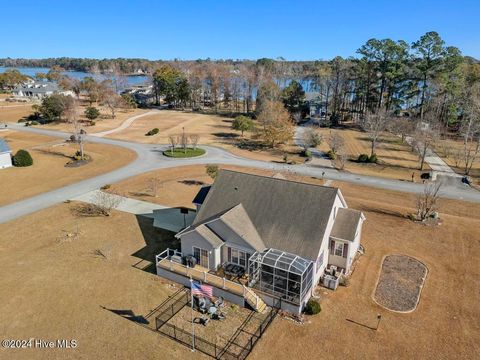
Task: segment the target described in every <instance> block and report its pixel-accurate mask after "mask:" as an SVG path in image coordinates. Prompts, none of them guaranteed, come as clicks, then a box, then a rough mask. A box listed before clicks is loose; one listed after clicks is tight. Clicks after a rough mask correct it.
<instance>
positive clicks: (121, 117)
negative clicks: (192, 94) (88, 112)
mask: <svg viewBox="0 0 480 360" xmlns="http://www.w3.org/2000/svg"><path fill="white" fill-rule="evenodd" d="M88 106H89V105H88V103H86V102H82V103H80V105H79V106H78V110H77V112H78V115H79V119H80V120H81V121H87V119H86V118H85V115H84V112H85V109H86V108H87V107H88ZM93 106H94V107H96V108H98V109H99V110H100V113H101V115H100V117H99V118H98V119H96V120H95V125H94V126H89V125H88V123H87V122H86V123H85V126H84V128H85V131H87V133H92V134H93V133H97V132H102V131H106V130H111V129H115V128H117V127H119V126H120V125H121V124H122V123H123V122H124V121H125V120H127V119H128V118H130V117H132V116H135V115H140V114H143V113H145V112H147V111H148V110H145V109H119V110H117V112H116V116H115V119H112V118H111V114H110V110H108V109H107V108H105V107H103V106H95V105H93ZM36 127H39V128H42V129H49V130H58V131H66V132H72V131H73V130H74V128H73V125H72V124H70V123H67V122H56V123H50V124H46V125H37V126H36Z"/></svg>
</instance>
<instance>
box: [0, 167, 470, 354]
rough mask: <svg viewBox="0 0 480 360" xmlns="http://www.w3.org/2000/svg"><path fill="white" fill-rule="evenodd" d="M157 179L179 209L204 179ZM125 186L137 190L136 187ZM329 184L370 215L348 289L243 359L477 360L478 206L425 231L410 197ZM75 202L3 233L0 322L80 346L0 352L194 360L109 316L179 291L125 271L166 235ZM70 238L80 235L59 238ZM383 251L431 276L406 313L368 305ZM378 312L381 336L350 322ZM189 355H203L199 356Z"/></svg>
mask: <svg viewBox="0 0 480 360" xmlns="http://www.w3.org/2000/svg"><path fill="white" fill-rule="evenodd" d="M194 170H195V171H194ZM161 171H163V172H156V174H155V175H161V174H163V176H164V178H163V179H164V180H167V179H168V182H165V184H167V185H168V184H172V185H174V184H175V183H177V184H178V186H179V187H178V188H174V189H171V188H170V187H167V186H165V191H161V192H160V193H161V194H162V195H161V196H163V193H172V194H170V196H171V197H172V201H173V198H174V197H175V201H176V202H186V201H190V202H191V200H192V196H191V195H192V193H194V192H195V191H192V192H189V193H186V192H182V191H181V190H182V189H184V188H188V187H191V188H194V187H196V186H197V185H195V184H196V183H194V182H193V180H202V181H205V182H206V174H205V167H202V166H196V167H190V166H186V167H179V168H175V169H167V170H161ZM258 171H259V170H258ZM152 175H153V174H150V175H148V176H145V177H142V178H141V179H148V177H149V176H152ZM142 176H143V175H142ZM187 180H188V181H187ZM297 180H302V178H300V176H298V178H297ZM303 180H305V181H317V180H315V179H312V178H310V177H303ZM128 184H130V185H131V186H132V189H136V188H135V187H133V184H134V183H133V182H132V183H128ZM334 185H336V186H339V187H340V189H341V190H342V192H343V194H344V196H345V198H346V200H347V202H348V205H349V206H350V207H352V208H355V209H360V210H362V211H363V212H364V213H365V215H366V217H367V221H366V222H365V225H364V229H363V235H362V244H363V245H364V247H365V255H363V256H362V257H361V258H360V260H359V263H358V265H357V267H356V269H355V271H354V274H353V276H352V279H351V281H350V285H349V286H348V287H340V288H339V289H337V291H335V292H333V291H330V290H327V289H323V288H320V289H319V290H320V291H319V292H320V295H321V298H322V301H321V302H322V312H321V313H320V314H318V315H316V316H311V317H308V318H307V322H306V323H305V324H304V325H298V324H296V323H293V322H292V321H289V320H284V319H282V318H277V319H275V320H274V322H273V323H272V325H271V326H270V327H269V329H268V330H267V332H266V333H265V334H264V336H263V337H262V339H261V340H260V341H259V343H258V344H257V346H256V347H255V349H254V351H253V353H252V354H251V355H250V357H249V359H250V358H251V359H262V360H269V359H275V360H280V359H312V358H325V359H339V358H346V359H351V358H359V357H360V358H365V359H393V358H394V359H398V358H405V359H438V358H445V359H447V358H448V359H460V358H462V359H474V358H476V357H477V355H478V353H479V351H480V348H479V345H478V339H479V338H480V326H479V323H478V313H479V312H480V303H479V302H478V296H477V294H478V293H479V291H480V283H479V281H478V279H479V278H480V269H479V267H478V261H479V259H480V205H479V204H473V203H468V202H460V201H453V200H444V199H442V200H441V201H440V206H441V207H440V216H441V218H442V219H443V224H442V225H441V226H437V227H431V226H424V225H421V224H417V223H412V222H411V221H409V220H407V219H406V218H405V217H404V215H405V214H407V213H409V212H413V211H414V204H415V202H414V197H413V196H412V195H410V194H405V193H400V192H393V191H386V190H379V189H374V188H369V187H362V186H357V185H351V184H345V183H340V182H336V183H334ZM114 186H116V185H114ZM139 186H140V185H139ZM137 190H138V189H137ZM74 206H76V204H75V203H74V202H72V203H70V204H59V205H57V206H54V207H51V208H48V209H44V210H42V211H40V212H37V213H34V214H31V215H28V216H25V217H22V218H20V219H17V220H14V221H10V222H8V223H5V224H1V225H0V272H1V273H2V274H3V276H2V277H1V278H0V317H1V319H2V325H3V328H2V334H3V335H4V338H9V339H16V338H18V339H25V338H27V339H28V338H30V337H35V338H37V339H57V338H68V339H76V340H78V347H77V348H76V349H71V350H62V351H59V349H42V351H40V350H38V349H19V350H11V351H10V350H5V349H4V350H3V351H4V352H5V354H6V356H7V355H8V357H9V358H29V359H43V358H45V356H46V357H48V358H51V359H65V358H69V359H73V358H98V357H100V358H117V359H128V358H132V357H140V358H162V359H163V358H171V359H185V358H188V357H191V356H192V355H191V354H192V353H191V351H190V350H189V349H188V348H187V347H185V346H183V345H180V344H177V343H175V342H174V341H172V340H170V339H168V338H167V337H165V336H161V335H158V334H155V333H154V332H152V331H150V330H148V329H146V328H144V327H142V326H138V325H137V324H135V323H133V322H132V321H129V320H127V319H125V318H122V317H121V316H119V315H117V314H115V313H114V311H117V312H119V311H122V312H124V313H130V312H131V313H132V314H134V315H135V316H145V315H146V314H148V313H149V312H150V311H151V310H152V309H154V308H155V307H156V306H157V305H159V304H160V303H162V302H163V301H164V300H165V299H166V298H167V296H169V295H171V294H173V293H174V292H175V291H176V290H178V286H176V287H174V286H173V285H172V282H170V281H166V280H165V279H162V278H160V277H157V276H155V275H153V274H151V273H148V272H145V271H142V270H140V269H138V267H137V268H136V267H134V266H133V265H134V264H136V263H137V262H139V260H143V261H142V267H143V264H144V263H150V262H151V261H153V259H154V255H155V254H156V253H158V252H159V249H161V248H165V247H174V246H177V245H178V244H176V243H174V241H175V239H174V238H173V234H171V233H170V234H167V233H165V232H158V230H156V229H154V228H153V227H152V224H151V223H152V220H151V219H148V218H142V217H136V216H134V215H131V214H126V213H121V212H117V211H114V213H113V214H112V216H110V217H108V218H105V217H89V218H85V217H77V216H75V215H74V213H73V212H72V208H73V207H74ZM72 233H77V234H78V236H68V235H69V234H72ZM99 254H103V256H102V255H99ZM389 254H405V255H407V256H412V257H415V258H416V259H418V260H420V261H422V263H424V264H425V265H426V266H427V267H428V269H429V274H428V276H427V279H426V281H425V284H424V288H423V290H422V293H421V298H420V302H419V304H418V307H417V309H416V310H415V311H413V312H412V313H409V314H399V313H394V312H390V311H388V310H385V309H384V308H382V307H381V306H379V305H377V304H376V303H375V302H374V301H373V299H372V295H373V293H374V290H375V285H376V281H377V279H378V275H379V273H380V270H381V266H382V260H383V258H384V256H385V255H389ZM105 308H106V309H105ZM108 309H110V310H111V311H109V310H108ZM377 314H381V315H382V320H381V323H380V327H379V329H378V331H372V330H370V329H368V328H366V327H364V326H361V325H358V323H360V324H365V325H368V326H374V325H375V324H376V316H377ZM188 315H189V314H188ZM347 319H351V320H353V321H355V322H356V323H353V322H350V321H347ZM179 321H180V320H179ZM220 325H221V324H220ZM208 326H210V324H209V325H208ZM208 329H211V327H206V328H205V329H204V330H208ZM98 334H101V335H102V336H101V338H99V336H98ZM125 339H128V341H126V340H125ZM339 339H341V342H340V343H339V341H340V340H339ZM67 351H68V352H67ZM0 353H2V350H0ZM2 354H3V353H2ZM6 356H5V357H6ZM0 357H1V356H0ZM195 357H198V358H202V359H207V357H206V356H202V355H201V354H200V353H195Z"/></svg>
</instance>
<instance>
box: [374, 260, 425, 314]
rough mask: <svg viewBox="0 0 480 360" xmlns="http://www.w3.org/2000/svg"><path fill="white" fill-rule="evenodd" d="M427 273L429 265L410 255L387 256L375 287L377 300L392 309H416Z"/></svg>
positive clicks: (400, 310)
mask: <svg viewBox="0 0 480 360" xmlns="http://www.w3.org/2000/svg"><path fill="white" fill-rule="evenodd" d="M427 273H428V269H427V267H426V266H425V265H424V264H423V263H421V262H420V261H418V260H416V259H414V258H412V257H410V256H406V255H389V256H387V257H385V259H384V260H383V264H382V270H381V273H380V278H379V279H378V283H377V287H376V289H375V294H374V300H375V302H376V303H377V304H379V305H381V306H383V307H384V308H386V309H388V310H392V311H398V312H411V311H413V310H415V308H416V307H417V304H418V302H419V300H420V294H421V291H422V287H423V284H424V282H425V278H426V276H427Z"/></svg>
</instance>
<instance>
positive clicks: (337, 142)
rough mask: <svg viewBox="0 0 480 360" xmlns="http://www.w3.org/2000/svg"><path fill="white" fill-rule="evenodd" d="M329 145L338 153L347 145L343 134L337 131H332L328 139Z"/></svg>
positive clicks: (333, 151)
mask: <svg viewBox="0 0 480 360" xmlns="http://www.w3.org/2000/svg"><path fill="white" fill-rule="evenodd" d="M327 143H328V146H330V150H331V151H332V153H334V154H337V153H338V152H339V151H341V150H342V149H343V147H344V146H345V140H344V139H343V137H342V135H340V134H339V133H337V132H333V133H332V132H330V136H329V137H328V139H327Z"/></svg>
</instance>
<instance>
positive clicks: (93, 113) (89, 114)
mask: <svg viewBox="0 0 480 360" xmlns="http://www.w3.org/2000/svg"><path fill="white" fill-rule="evenodd" d="M99 116H100V111H98V109H97V108H96V107H93V106H89V107H87V108H86V109H85V117H86V118H87V119H88V120H90V121H93V120H95V119H96V118H98V117H99Z"/></svg>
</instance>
